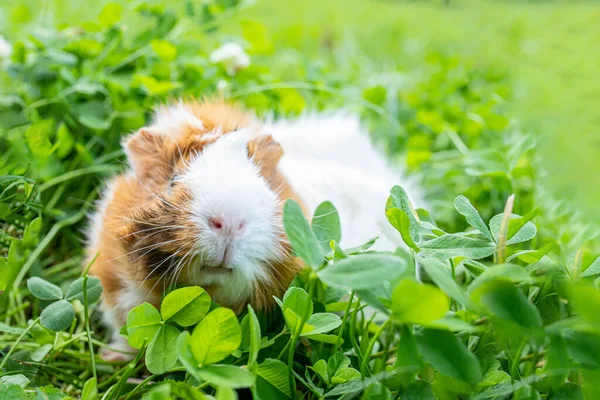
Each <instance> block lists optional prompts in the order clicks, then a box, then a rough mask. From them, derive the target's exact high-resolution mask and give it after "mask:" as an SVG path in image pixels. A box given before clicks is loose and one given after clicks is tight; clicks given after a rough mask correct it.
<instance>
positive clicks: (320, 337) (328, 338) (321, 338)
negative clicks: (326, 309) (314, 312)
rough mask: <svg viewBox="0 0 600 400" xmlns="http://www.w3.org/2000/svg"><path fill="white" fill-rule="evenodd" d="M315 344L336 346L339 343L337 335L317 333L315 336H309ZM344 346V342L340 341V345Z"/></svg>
mask: <svg viewBox="0 0 600 400" xmlns="http://www.w3.org/2000/svg"><path fill="white" fill-rule="evenodd" d="M307 337H308V338H309V339H310V340H311V341H313V342H321V343H329V344H336V343H337V335H325V334H322V333H316V334H314V335H310V336H307ZM341 344H344V340H343V339H342V340H341V341H340V345H341Z"/></svg>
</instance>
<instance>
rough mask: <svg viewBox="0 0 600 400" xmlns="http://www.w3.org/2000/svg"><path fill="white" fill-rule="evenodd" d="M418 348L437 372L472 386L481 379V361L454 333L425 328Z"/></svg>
mask: <svg viewBox="0 0 600 400" xmlns="http://www.w3.org/2000/svg"><path fill="white" fill-rule="evenodd" d="M417 346H418V348H419V353H420V354H421V356H422V357H423V359H424V360H425V361H427V362H428V363H429V364H431V366H432V367H433V368H434V369H435V370H436V371H439V372H441V373H442V374H444V375H448V376H449V377H451V378H454V379H458V380H461V381H464V382H468V383H471V384H472V385H474V384H475V383H477V382H478V381H479V380H480V379H481V367H480V365H479V361H478V360H477V358H476V357H475V355H474V354H472V353H470V352H469V351H468V350H467V348H466V347H465V345H464V344H463V343H462V342H460V341H459V340H458V339H457V338H456V336H454V334H453V333H451V332H448V331H441V330H436V329H427V328H425V329H423V330H422V331H420V332H419V333H418V335H417Z"/></svg>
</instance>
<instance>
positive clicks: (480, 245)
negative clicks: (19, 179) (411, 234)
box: [421, 234, 495, 259]
mask: <svg viewBox="0 0 600 400" xmlns="http://www.w3.org/2000/svg"><path fill="white" fill-rule="evenodd" d="M494 250H495V245H494V243H493V242H491V241H489V240H482V239H474V238H470V237H468V236H462V235H457V234H446V235H442V236H439V237H437V238H435V239H432V240H428V241H426V242H423V243H421V252H422V253H423V254H424V255H426V256H432V257H439V258H453V257H468V258H474V259H479V258H485V257H489V256H491V255H492V254H494Z"/></svg>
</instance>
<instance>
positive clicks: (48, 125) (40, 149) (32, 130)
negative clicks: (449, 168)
mask: <svg viewBox="0 0 600 400" xmlns="http://www.w3.org/2000/svg"><path fill="white" fill-rule="evenodd" d="M53 131H54V121H52V120H50V119H46V120H43V121H40V122H37V123H35V124H32V125H30V126H29V128H27V130H26V131H25V141H26V143H27V147H29V151H31V154H32V155H33V156H34V157H35V158H36V159H39V160H44V159H46V158H48V157H49V156H50V155H51V154H52V143H51V142H50V135H51V134H52V132H53Z"/></svg>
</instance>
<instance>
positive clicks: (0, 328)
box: [0, 322, 25, 335]
mask: <svg viewBox="0 0 600 400" xmlns="http://www.w3.org/2000/svg"><path fill="white" fill-rule="evenodd" d="M0 332H6V333H11V334H13V335H20V334H22V333H23V332H25V329H23V328H19V327H18V326H10V325H7V324H5V323H4V322H0Z"/></svg>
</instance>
